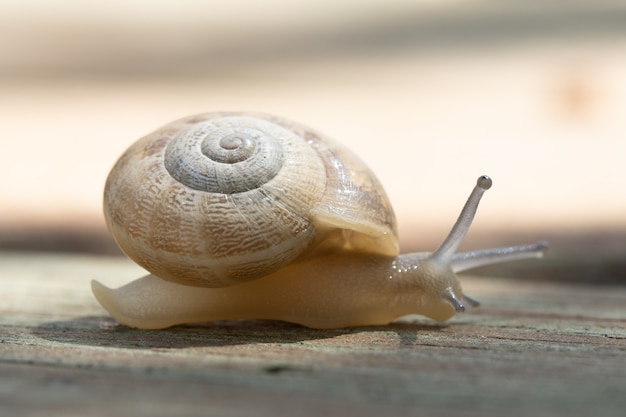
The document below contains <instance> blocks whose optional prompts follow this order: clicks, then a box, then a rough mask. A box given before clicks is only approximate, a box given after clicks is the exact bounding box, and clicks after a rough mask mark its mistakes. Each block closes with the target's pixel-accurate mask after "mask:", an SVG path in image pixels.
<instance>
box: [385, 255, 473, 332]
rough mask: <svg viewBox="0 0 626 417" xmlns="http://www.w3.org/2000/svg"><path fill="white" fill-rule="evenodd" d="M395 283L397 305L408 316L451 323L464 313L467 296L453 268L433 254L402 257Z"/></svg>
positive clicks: (395, 270)
mask: <svg viewBox="0 0 626 417" xmlns="http://www.w3.org/2000/svg"><path fill="white" fill-rule="evenodd" d="M389 278H390V280H391V281H392V282H393V287H394V288H393V292H394V294H395V300H394V303H397V304H398V308H399V309H406V312H405V313H404V314H421V315H424V316H426V317H429V318H431V319H434V320H437V321H444V320H448V319H449V318H451V317H452V316H454V314H455V312H459V311H464V310H465V306H464V304H463V302H462V299H463V293H462V290H461V286H460V283H459V280H458V278H457V276H456V274H455V273H454V272H453V270H452V269H451V267H450V265H449V264H443V263H441V262H439V260H438V259H437V258H436V257H433V254H432V253H427V252H416V253H408V254H403V255H400V256H398V257H397V258H396V259H395V260H394V261H393V263H392V266H391V273H390V276H389Z"/></svg>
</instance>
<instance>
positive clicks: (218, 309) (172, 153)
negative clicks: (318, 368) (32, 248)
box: [92, 113, 547, 329]
mask: <svg viewBox="0 0 626 417" xmlns="http://www.w3.org/2000/svg"><path fill="white" fill-rule="evenodd" d="M490 187H491V179H490V178H489V177H487V176H481V177H479V178H478V181H477V183H476V186H475V187H474V189H473V191H472V192H471V195H470V196H469V199H468V200H467V202H466V204H465V206H464V207H463V209H462V211H461V214H460V216H459V218H458V220H457V221H456V223H455V224H454V227H453V228H452V230H451V232H450V234H449V235H448V237H447V238H446V239H445V240H444V242H443V243H442V244H441V246H440V247H439V248H438V249H437V250H435V251H434V252H432V253H426V252H420V253H408V254H402V255H400V254H399V247H398V239H397V230H396V220H395V216H394V213H393V210H392V208H391V204H390V202H389V200H388V198H387V195H386V194H385V191H384V190H383V188H382V186H381V185H380V183H379V181H378V179H377V178H376V177H375V176H374V174H373V173H372V172H371V171H370V170H369V169H368V168H367V167H366V166H365V165H364V164H363V162H361V161H360V160H359V159H358V157H356V156H355V155H354V154H353V153H352V152H350V151H349V150H348V149H346V148H345V147H344V146H342V145H341V144H339V143H337V142H335V141H333V140H331V139H329V138H327V137H326V136H324V135H322V134H320V133H319V132H317V131H315V130H313V129H311V128H309V127H307V126H304V125H302V124H300V123H297V122H293V121H290V120H287V119H283V118H280V117H276V116H271V115H266V114H257V113H206V114H199V115H195V116H190V117H186V118H183V119H180V120H177V121H174V122H172V123H170V124H168V125H165V126H163V127H161V128H160V129H158V130H156V131H155V132H153V133H151V134H149V135H147V136H145V137H143V138H142V139H140V140H139V141H137V142H136V143H135V144H133V145H132V146H131V147H130V148H129V149H128V150H127V151H126V152H125V153H124V154H123V155H122V156H121V157H120V159H119V160H118V161H117V163H116V164H115V166H114V167H113V169H112V171H111V173H110V174H109V177H108V179H107V182H106V186H105V191H104V214H105V218H106V222H107V225H108V227H109V230H110V231H111V233H112V234H113V236H114V238H115V240H116V242H117V244H118V245H119V246H120V248H121V249H122V250H123V251H124V252H125V253H126V255H128V256H129V257H130V258H131V259H132V260H134V261H135V262H136V263H138V264H139V265H141V266H142V267H143V268H145V269H146V270H148V271H149V272H150V274H149V275H147V276H145V277H143V278H140V279H138V280H136V281H133V282H131V283H129V284H127V285H124V286H122V287H120V288H118V289H115V290H112V289H109V288H107V287H105V286H104V285H102V284H100V283H99V282H96V281H93V282H92V289H93V292H94V294H95V296H96V298H97V299H98V301H99V302H100V303H101V304H102V306H103V307H104V308H105V309H106V310H107V311H108V312H109V313H110V314H111V315H112V316H113V317H114V318H115V319H117V320H118V321H119V322H120V323H122V324H125V325H127V326H130V327H137V328H142V329H158V328H165V327H169V326H173V325H176V324H181V323H192V322H205V321H213V320H229V319H270V320H282V321H287V322H292V323H299V324H301V325H304V326H308V327H313V328H339V327H351V326H366V325H383V324H388V323H390V322H391V321H393V320H395V319H396V318H399V317H401V316H405V315H409V314H421V315H424V316H426V317H429V318H431V319H434V320H437V321H444V320H447V319H449V318H451V317H452V316H454V314H455V313H456V312H461V311H464V310H465V307H466V305H471V306H472V305H477V304H478V303H477V302H476V301H475V300H473V299H472V298H470V297H468V296H467V295H466V294H464V293H463V291H462V290H461V286H460V284H459V281H458V279H457V276H456V273H457V272H461V271H465V270H468V269H471V268H475V267H478V266H483V265H489V264H494V263H499V262H504V261H510V260H517V259H526V258H533V257H540V256H542V254H543V252H544V251H545V249H546V248H547V244H546V243H543V242H541V243H537V244H532V245H523V246H513V247H505V248H497V249H487V250H479V251H474V252H465V253H456V250H457V248H458V246H459V244H460V243H461V240H462V239H463V237H464V236H465V234H466V233H467V231H468V229H469V227H470V224H471V222H472V219H473V218H474V215H475V213H476V210H477V208H478V203H479V201H480V199H481V196H482V195H483V193H484V192H485V190H488V189H489V188H490Z"/></svg>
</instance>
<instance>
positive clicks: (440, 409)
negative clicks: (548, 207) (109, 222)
mask: <svg viewBox="0 0 626 417" xmlns="http://www.w3.org/2000/svg"><path fill="white" fill-rule="evenodd" d="M140 274H141V271H140V270H139V269H138V268H137V267H135V266H134V265H132V264H130V263H129V262H128V261H126V260H124V259H120V258H105V257H86V256H83V257H78V256H70V255H67V256H62V255H45V256H44V255H33V254H21V253H7V252H5V253H0V295H1V297H0V314H1V316H0V415H1V416H28V415H32V416H35V415H36V416H41V415H46V416H52V415H63V416H79V415H80V416H84V415H96V416H97V415H125V416H143V415H145V416H160V415H168V416H171V415H207V416H218V415H219V416H238V415H241V416H252V415H254V416H277V415H289V416H293V415H302V416H320V415H341V416H363V415H372V416H380V415H424V416H439V415H446V416H455V415H459V416H474V415H476V416H478V415H480V416H503V415H506V416H526V415H527V416H542V415H550V416H568V417H571V416H590V415H596V416H623V415H624V410H626V287H624V286H595V287H594V286H585V285H576V286H573V285H568V284H565V283H549V282H537V281H536V280H526V281H524V280H521V279H520V280H515V281H514V280H503V279H494V278H489V279H480V278H474V277H466V278H464V280H463V283H464V286H465V288H466V290H467V292H468V293H469V294H471V295H473V296H475V297H477V298H479V299H480V300H481V301H482V302H483V305H482V306H481V307H480V308H478V309H472V310H471V311H469V312H468V313H466V314H463V315H461V316H457V317H456V318H454V319H453V320H452V321H450V322H449V323H446V324H436V323H433V322H431V321H428V320H426V319H423V318H419V317H411V318H409V319H405V320H403V321H401V322H399V323H396V324H393V325H391V326H386V327H375V328H357V329H347V330H332V331H319V330H310V329H306V328H302V327H298V326H294V325H289V324H283V323H272V322H261V321H258V322H255V321H248V322H223V323H213V324H206V325H196V326H180V327H176V328H172V329H169V330H162V331H137V330H131V329H128V328H124V327H121V326H117V325H116V324H115V322H114V321H113V320H111V319H110V318H108V317H107V316H106V314H105V313H104V311H103V310H102V309H101V308H100V307H99V306H98V305H97V303H96V301H95V300H94V299H93V297H92V296H91V293H90V291H89V281H90V280H91V279H99V280H102V281H103V282H104V283H106V284H109V285H113V286H117V285H120V284H122V283H125V282H127V281H129V280H131V279H132V278H134V277H137V276H139V275H140Z"/></svg>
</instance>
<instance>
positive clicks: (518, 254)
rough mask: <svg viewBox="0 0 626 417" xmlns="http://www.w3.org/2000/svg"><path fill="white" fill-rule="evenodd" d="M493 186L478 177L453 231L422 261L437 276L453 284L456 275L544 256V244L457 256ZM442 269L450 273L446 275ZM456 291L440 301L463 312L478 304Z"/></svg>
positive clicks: (484, 177) (450, 288)
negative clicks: (437, 270)
mask: <svg viewBox="0 0 626 417" xmlns="http://www.w3.org/2000/svg"><path fill="white" fill-rule="evenodd" d="M492 185H493V181H492V180H491V178H490V177H488V176H487V175H481V176H480V177H478V179H477V180H476V185H475V186H474V189H473V190H472V192H471V193H470V195H469V197H468V199H467V201H466V203H465V205H464V206H463V209H462V210H461V214H459V217H458V219H457V221H456V222H455V224H454V226H452V230H450V233H449V234H448V236H447V237H446V238H445V240H444V241H443V243H442V244H441V246H439V248H438V249H437V250H436V251H435V252H433V253H432V254H431V255H430V256H429V257H428V258H426V259H425V260H424V262H425V263H429V264H430V265H431V268H433V267H434V268H439V270H440V276H444V275H447V274H451V275H450V279H454V280H455V281H456V280H457V278H456V276H455V273H456V272H461V271H465V270H468V269H472V268H476V267H479V266H484V265H491V264H495V263H500V262H506V261H511V260H517V259H528V258H538V257H541V256H543V253H544V252H545V250H546V249H547V248H548V244H547V243H546V242H539V243H535V244H531V245H520V246H510V247H505V248H495V249H486V250H479V251H473V252H463V253H456V250H457V249H458V247H459V245H460V244H461V242H462V241H463V238H464V237H465V235H466V234H467V232H468V230H469V228H470V226H471V224H472V221H473V220H474V216H475V215H476V211H477V210H478V204H479V203H480V200H481V198H482V196H483V194H484V193H485V191H487V190H488V189H490V188H491V186H492ZM445 270H447V271H449V272H447V273H446V272H445ZM457 292H460V289H459V290H457V291H455V289H454V287H453V286H448V287H446V288H445V291H444V294H443V295H442V298H443V299H444V300H445V301H447V302H448V303H450V305H452V307H453V308H454V310H455V311H456V312H463V311H465V307H466V305H469V306H472V307H476V306H478V305H479V304H480V303H479V302H478V301H477V300H475V299H473V298H471V297H469V296H467V295H465V294H460V295H459V294H457Z"/></svg>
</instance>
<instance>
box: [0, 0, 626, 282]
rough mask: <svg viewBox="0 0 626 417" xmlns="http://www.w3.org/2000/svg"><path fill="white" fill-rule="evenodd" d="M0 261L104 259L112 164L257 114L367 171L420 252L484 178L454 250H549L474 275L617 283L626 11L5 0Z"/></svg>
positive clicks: (625, 125) (625, 201) (474, 3)
mask: <svg viewBox="0 0 626 417" xmlns="http://www.w3.org/2000/svg"><path fill="white" fill-rule="evenodd" d="M0 51H1V53H0V144H1V147H0V249H1V250H30V251H57V252H89V253H98V254H119V251H118V250H117V248H116V247H115V245H114V243H113V241H112V239H111V238H110V237H109V235H108V233H107V232H106V227H105V225H104V221H103V218H102V214H101V199H102V196H101V194H102V188H103V184H104V181H105V178H106V176H107V173H108V171H109V169H110V168H111V166H112V165H113V163H114V162H115V160H116V159H117V157H118V156H119V155H120V154H121V153H122V152H123V151H124V150H125V149H126V147H127V146H129V145H130V144H131V143H132V142H133V141H135V140H136V139H138V138H139V137H140V136H142V135H144V134H147V133H149V132H150V131H152V130H154V129H156V128H157V127H159V126H160V125H163V124H165V123H167V122H169V121H171V120H174V119H177V118H179V117H182V116H186V115H189V114H194V113H199V112H205V111H217V110H252V111H261V112H267V113H274V114H278V115H282V116H284V117H288V118H291V119H294V120H298V121H300V122H303V123H305V124H308V125H310V126H312V127H315V128H317V129H318V130H321V131H323V132H325V133H327V134H328V135H330V136H332V137H335V138H336V139H339V140H340V141H342V142H344V143H345V144H347V145H348V146H349V147H350V148H352V149H353V150H354V151H355V152H356V153H357V154H358V155H360V156H361V157H362V159H364V160H365V161H366V162H367V164H368V165H369V166H370V167H371V168H372V169H373V170H374V172H375V173H376V174H377V175H378V176H379V178H380V180H381V181H382V183H383V184H384V186H385V188H386V190H387V191H388V194H389V196H390V198H391V200H392V202H393V204H394V207H395V210H396V214H397V217H398V222H399V229H400V238H401V245H402V248H403V250H405V251H407V250H417V249H419V250H432V249H434V247H435V246H436V245H437V244H438V243H439V242H440V241H441V239H442V238H443V237H444V235H445V234H446V233H447V230H448V229H449V228H450V226H451V225H452V223H453V222H454V220H455V218H456V216H457V214H458V212H459V210H460V209H461V206H462V204H463V203H464V201H465V199H466V198H467V195H468V194H469V192H470V190H471V188H472V187H473V185H474V182H475V179H476V177H477V176H478V175H480V174H488V175H490V176H491V177H492V178H493V179H494V187H493V188H492V190H490V191H489V193H487V194H486V196H485V198H484V200H483V203H482V206H481V208H480V210H479V213H478V215H477V218H476V221H475V222H474V225H473V227H472V229H471V231H470V234H469V235H468V238H467V241H466V242H465V243H464V245H463V247H462V249H476V248H479V247H483V246H492V245H512V244H519V243H526V242H527V241H538V240H543V239H547V240H550V243H551V252H550V254H549V256H548V258H546V259H545V260H543V261H536V262H525V263H519V264H513V265H511V266H509V267H507V269H501V268H500V269H498V268H497V269H491V270H489V271H487V273H493V274H498V275H516V276H519V275H520V273H521V274H523V276H524V277H525V278H526V277H537V278H541V279H546V278H549V279H565V280H571V281H573V282H595V283H608V282H610V283H615V282H621V283H625V282H626V180H625V177H626V175H625V174H626V167H625V159H626V158H625V156H626V3H624V2H623V1H610V0H593V1H591V0H588V1H580V0H578V1H577V0H563V1H559V0H555V1H550V2H546V1H539V0H524V1H522V0H517V1H506V2H503V1H497V0H437V1H435V0H429V1H415V0H413V1H410V0H343V1H341V2H338V1H332V0H301V1H298V2H294V1H286V0H265V1H263V2H257V1H252V0H229V1H210V0H176V1H173V0H172V1H165V0H135V1H132V2H129V1H122V0H112V1H108V2H85V1H79V0H59V1H55V2H50V1H44V0H20V1H16V0H15V1H13V0H0Z"/></svg>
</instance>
